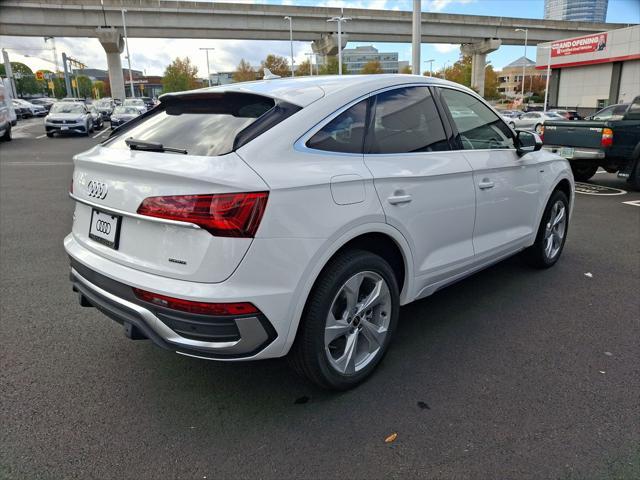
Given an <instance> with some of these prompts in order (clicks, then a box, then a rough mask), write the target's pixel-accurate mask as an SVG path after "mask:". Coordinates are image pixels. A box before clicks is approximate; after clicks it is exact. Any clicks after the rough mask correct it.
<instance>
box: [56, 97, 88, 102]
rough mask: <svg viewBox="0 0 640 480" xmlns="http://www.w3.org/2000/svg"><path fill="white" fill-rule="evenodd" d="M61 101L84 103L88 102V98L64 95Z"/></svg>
mask: <svg viewBox="0 0 640 480" xmlns="http://www.w3.org/2000/svg"><path fill="white" fill-rule="evenodd" d="M60 101H61V102H82V103H87V99H86V98H80V97H64V98H63V99H61V100H60Z"/></svg>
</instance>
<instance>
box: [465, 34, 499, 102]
mask: <svg viewBox="0 0 640 480" xmlns="http://www.w3.org/2000/svg"><path fill="white" fill-rule="evenodd" d="M500 45H502V40H500V39H497V38H487V39H485V40H482V41H481V42H476V43H465V44H463V45H461V46H460V50H461V51H462V54H463V55H471V88H473V89H474V90H475V91H476V92H478V93H479V94H480V95H481V96H483V97H484V69H485V67H486V66H487V54H488V53H491V52H495V51H496V50H498V48H500Z"/></svg>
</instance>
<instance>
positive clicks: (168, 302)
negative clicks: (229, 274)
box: [133, 288, 260, 315]
mask: <svg viewBox="0 0 640 480" xmlns="http://www.w3.org/2000/svg"><path fill="white" fill-rule="evenodd" d="M133 293H135V295H136V297H138V298H139V299H140V300H143V301H145V302H149V303H153V304H154V305H159V306H161V307H165V308H170V309H172V310H180V311H182V312H188V313H195V314H199V315H248V314H252V313H260V310H258V309H257V308H256V307H255V306H254V305H253V304H252V303H249V302H239V303H208V302H194V301H191V300H183V299H181V298H173V297H167V296H166V295H160V294H159V293H152V292H147V291H146V290H141V289H139V288H134V289H133Z"/></svg>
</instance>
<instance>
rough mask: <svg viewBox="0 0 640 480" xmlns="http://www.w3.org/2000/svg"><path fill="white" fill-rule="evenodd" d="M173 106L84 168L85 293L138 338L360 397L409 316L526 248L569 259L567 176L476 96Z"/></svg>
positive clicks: (325, 80)
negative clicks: (271, 365) (285, 370)
mask: <svg viewBox="0 0 640 480" xmlns="http://www.w3.org/2000/svg"><path fill="white" fill-rule="evenodd" d="M409 79H410V80H409ZM409 82H411V83H409ZM434 96H435V97H437V101H435V100H434ZM160 100H161V102H160V105H159V106H158V107H157V108H156V109H154V111H153V113H152V114H150V115H147V116H146V117H145V118H142V119H138V121H135V122H131V123H130V124H129V125H125V126H123V127H122V128H121V129H120V130H119V131H116V132H114V134H113V135H112V136H111V137H110V138H109V139H108V140H107V141H105V142H103V143H102V144H100V145H98V146H95V147H93V148H92V149H91V150H89V151H87V152H85V153H82V154H79V155H76V156H75V157H74V164H75V170H74V173H73V183H72V192H71V197H72V198H73V199H74V200H75V201H76V205H75V212H74V222H73V227H72V232H71V233H70V234H69V235H68V236H67V237H66V239H65V241H64V246H65V249H66V252H67V254H68V255H69V257H70V259H71V260H70V261H71V279H72V282H73V286H74V289H75V291H77V292H78V293H79V298H80V303H81V305H83V306H97V307H98V308H99V309H100V311H101V312H104V313H106V314H107V315H108V316H110V317H111V318H113V319H115V320H116V321H118V322H120V323H122V324H123V325H124V329H125V332H126V333H127V335H128V336H129V337H130V338H145V337H146V338H149V339H151V340H152V341H153V342H154V343H156V344H157V345H159V346H162V347H164V348H167V349H169V350H171V351H174V352H178V353H180V354H182V355H187V356H192V357H196V358H205V359H217V360H227V361H229V360H236V361H237V360H247V359H252V360H256V359H264V358H271V357H281V356H285V355H288V357H289V360H290V362H291V364H292V366H293V367H294V368H295V369H296V370H297V371H299V372H301V373H303V374H304V375H306V376H307V377H308V378H309V379H311V380H312V381H314V382H316V383H317V384H318V385H320V386H322V387H326V388H332V389H347V388H350V387H353V386H355V385H357V384H358V383H360V382H361V381H363V380H364V379H365V378H366V377H367V376H368V375H369V374H371V373H372V371H373V370H374V368H375V367H376V365H377V364H378V363H379V362H380V360H381V359H382V357H383V355H384V353H385V351H386V350H387V348H388V346H389V344H390V342H391V340H392V337H393V335H394V331H395V329H396V326H397V324H398V317H399V313H400V305H404V304H407V303H409V302H412V301H414V300H417V299H419V298H423V297H426V296H428V295H430V294H432V293H433V292H435V291H437V290H439V289H441V288H442V287H444V286H445V285H447V284H450V283H453V282H455V281H457V280H459V279H461V278H464V277H465V276H467V275H469V274H471V273H473V272H476V271H478V270H480V269H482V268H484V267H487V266H489V265H493V264H494V263H495V262H497V261H499V260H501V259H504V258H506V257H509V256H511V255H514V254H516V253H521V252H522V254H523V255H524V258H525V259H526V260H527V261H528V262H530V263H531V264H532V265H534V266H536V267H540V268H547V267H551V266H552V265H554V264H555V263H556V262H557V261H558V259H559V258H560V255H561V252H562V249H563V245H564V242H565V238H566V234H567V228H568V225H569V219H570V212H571V207H572V204H573V196H574V194H573V177H572V175H571V170H570V167H569V163H568V162H567V161H566V160H565V159H563V158H561V157H559V156H558V155H555V154H553V153H550V152H545V151H540V148H541V145H542V143H541V142H540V139H539V137H538V136H537V135H536V134H535V133H533V132H526V131H519V132H514V131H513V130H512V129H510V128H509V127H508V126H507V125H506V124H505V123H504V122H503V121H502V120H501V119H500V117H499V116H498V114H497V113H496V112H495V111H494V110H493V109H492V108H491V107H490V106H489V105H488V104H487V103H486V102H485V101H484V99H482V98H481V97H480V96H479V95H477V94H476V93H475V92H473V91H472V90H471V89H468V88H466V87H463V86H461V85H458V84H455V83H452V82H447V81H445V80H440V79H434V78H432V77H422V76H412V77H408V76H402V75H362V76H361V75H353V76H344V77H341V78H340V81H339V82H337V81H336V77H323V76H320V77H313V78H312V77H306V78H293V79H288V78H287V79H285V78H282V79H279V80H263V81H258V82H251V83H242V84H231V85H224V86H221V87H219V88H216V89H214V90H208V91H202V90H196V91H191V92H181V93H171V94H166V95H163V96H162V97H161V99H160ZM454 112H455V113H454ZM369 119H370V120H369ZM528 294H529V295H536V292H535V291H530V292H528ZM88 328H89V327H88ZM403 355H405V356H411V352H410V351H406V352H403ZM129 363H130V362H129Z"/></svg>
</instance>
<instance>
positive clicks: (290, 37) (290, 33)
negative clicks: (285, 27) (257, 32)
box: [284, 17, 294, 77]
mask: <svg viewBox="0 0 640 480" xmlns="http://www.w3.org/2000/svg"><path fill="white" fill-rule="evenodd" d="M284 19H285V20H289V47H290V48H291V76H292V77H293V76H294V73H293V18H291V17H284Z"/></svg>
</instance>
